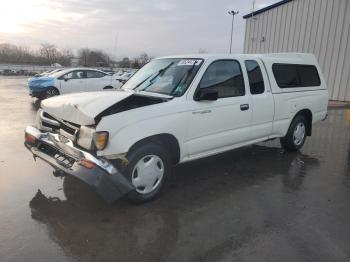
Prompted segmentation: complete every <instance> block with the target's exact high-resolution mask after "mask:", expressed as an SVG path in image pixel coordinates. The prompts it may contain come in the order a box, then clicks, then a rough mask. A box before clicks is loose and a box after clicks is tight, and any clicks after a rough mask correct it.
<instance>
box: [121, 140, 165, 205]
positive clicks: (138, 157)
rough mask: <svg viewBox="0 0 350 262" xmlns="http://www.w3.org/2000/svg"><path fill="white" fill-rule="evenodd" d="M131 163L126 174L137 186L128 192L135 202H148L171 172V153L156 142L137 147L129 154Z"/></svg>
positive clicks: (156, 193)
mask: <svg viewBox="0 0 350 262" xmlns="http://www.w3.org/2000/svg"><path fill="white" fill-rule="evenodd" d="M128 160H129V164H128V166H127V167H126V169H125V170H124V174H125V175H126V176H127V178H128V179H129V181H130V182H131V183H132V184H133V186H134V187H135V190H133V191H132V192H130V193H129V194H128V199H129V200H130V201H131V202H134V203H142V202H147V201H149V200H152V199H153V198H155V197H156V196H157V195H158V194H159V193H160V191H161V189H162V187H163V186H164V183H165V182H166V180H167V178H168V177H169V176H170V172H171V159H170V157H169V153H168V152H167V151H166V150H165V149H164V148H163V147H162V146H161V145H158V144H155V143H150V144H145V145H141V146H139V147H137V148H136V149H134V150H132V151H131V152H130V153H129V154H128Z"/></svg>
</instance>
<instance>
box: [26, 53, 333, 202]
mask: <svg viewBox="0 0 350 262" xmlns="http://www.w3.org/2000/svg"><path fill="white" fill-rule="evenodd" d="M325 83H326V82H325V80H324V78H323V77H322V74H321V71H320V67H319V65H318V63H317V61H316V59H315V57H314V56H313V55H311V54H297V53H288V54H254V55H248V54H242V55H198V54H197V55H189V56H188V55H187V56H171V57H163V58H158V59H154V60H152V61H151V62H150V63H148V64H147V65H146V66H144V67H143V68H142V69H140V70H139V71H138V72H137V73H136V74H135V75H134V76H133V77H132V78H131V79H130V80H129V81H127V82H126V84H125V85H124V86H123V87H122V89H121V90H118V91H113V92H93V93H84V94H82V93H80V94H72V95H65V96H59V97H54V98H50V99H47V100H45V101H43V102H42V105H41V106H42V109H40V110H39V112H38V117H37V124H36V126H29V127H27V128H26V130H25V145H26V146H27V148H28V149H29V150H30V151H31V152H32V154H33V155H34V156H35V157H39V158H41V159H43V160H45V161H46V162H48V163H49V164H50V165H52V166H53V167H54V168H55V169H56V170H58V173H59V174H62V175H63V174H64V175H65V174H69V175H73V176H75V177H77V178H79V179H81V180H83V181H85V182H86V183H88V184H89V185H91V186H92V187H93V188H95V190H96V191H97V192H98V193H100V194H101V196H102V197H103V198H105V199H106V200H108V201H114V200H115V199H116V198H118V197H120V196H122V195H125V194H127V196H128V198H129V199H130V200H132V201H136V202H144V201H148V200H150V199H152V198H154V197H155V196H156V195H157V194H158V193H159V192H160V190H161V188H162V187H163V185H164V183H165V182H166V180H167V178H168V177H169V175H170V172H171V169H172V166H173V165H176V164H179V163H183V162H186V161H190V160H194V159H198V158H203V157H208V156H211V155H214V154H218V153H221V152H224V151H228V150H231V149H234V148H238V147H242V146H245V145H249V144H254V143H258V142H261V141H265V140H269V139H273V138H280V140H281V145H282V147H283V148H285V150H286V151H295V150H299V149H300V148H301V147H302V146H303V144H304V142H305V139H306V136H310V135H311V132H312V125H313V124H314V123H315V122H317V121H320V120H323V119H325V118H326V116H327V103H328V91H327V87H326V84H325ZM232 161H235V160H234V159H232ZM56 173H57V172H56Z"/></svg>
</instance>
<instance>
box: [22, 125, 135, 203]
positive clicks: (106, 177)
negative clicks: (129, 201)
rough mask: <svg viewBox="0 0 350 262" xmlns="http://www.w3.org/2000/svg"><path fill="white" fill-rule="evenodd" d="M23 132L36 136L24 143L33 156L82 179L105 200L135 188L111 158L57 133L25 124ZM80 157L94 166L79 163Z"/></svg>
mask: <svg viewBox="0 0 350 262" xmlns="http://www.w3.org/2000/svg"><path fill="white" fill-rule="evenodd" d="M25 133H26V136H27V135H30V136H31V137H35V142H33V141H31V142H29V141H25V143H24V144H25V146H26V148H27V149H28V150H30V151H31V153H32V154H33V156H34V158H35V157H38V158H40V159H42V160H44V161H45V162H47V163H48V164H50V165H51V166H52V167H53V168H54V169H55V170H60V171H62V172H64V173H65V174H68V175H72V176H74V177H76V178H78V179H80V180H82V181H84V182H85V183H87V184H88V185H90V186H91V187H92V188H93V189H94V190H95V191H96V192H97V193H98V194H99V195H101V197H102V198H103V199H104V200H106V201H107V202H109V203H111V202H113V201H115V200H116V199H118V198H121V197H122V196H124V195H125V194H127V193H128V192H130V191H132V190H134V189H135V188H134V186H133V185H132V184H131V183H130V182H129V181H128V180H127V179H126V178H125V177H124V176H123V175H122V174H121V173H120V172H119V171H118V170H117V169H116V168H115V167H114V166H113V165H112V164H111V163H110V162H108V161H107V160H104V159H102V158H98V157H96V156H94V155H92V154H90V153H88V152H86V151H83V150H81V149H79V148H77V147H75V146H74V145H73V142H72V141H71V140H69V139H67V138H65V137H62V136H60V135H58V134H53V133H49V132H46V133H44V132H41V131H40V130H38V129H37V128H35V127H32V126H28V127H27V128H26V130H25ZM82 160H84V161H89V162H90V163H93V167H92V168H87V167H85V166H83V165H81V164H80V161H82Z"/></svg>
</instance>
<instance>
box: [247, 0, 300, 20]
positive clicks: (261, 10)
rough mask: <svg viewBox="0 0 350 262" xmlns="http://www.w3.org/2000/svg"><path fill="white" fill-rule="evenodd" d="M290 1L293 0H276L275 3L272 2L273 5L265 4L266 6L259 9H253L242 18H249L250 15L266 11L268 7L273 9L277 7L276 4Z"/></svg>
mask: <svg viewBox="0 0 350 262" xmlns="http://www.w3.org/2000/svg"><path fill="white" fill-rule="evenodd" d="M291 1H293V0H283V1H279V2H277V3H275V4H273V5H269V6H266V7H264V8H262V9H259V10H257V11H254V12H252V13H250V14H247V15H245V16H243V18H244V19H247V18H250V17H252V16H255V15H258V14H261V13H263V12H266V11H268V10H270V9H273V8H275V7H277V6H280V5H284V4H286V3H288V2H291Z"/></svg>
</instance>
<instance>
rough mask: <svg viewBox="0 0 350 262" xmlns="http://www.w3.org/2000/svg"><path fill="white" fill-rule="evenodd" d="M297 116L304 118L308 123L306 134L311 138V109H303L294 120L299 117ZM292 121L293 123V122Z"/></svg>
mask: <svg viewBox="0 0 350 262" xmlns="http://www.w3.org/2000/svg"><path fill="white" fill-rule="evenodd" d="M297 116H303V117H305V119H306V122H307V126H306V134H307V135H308V136H311V134H312V111H311V110H310V109H307V108H305V109H302V110H300V111H298V113H296V114H295V116H294V118H293V120H294V119H295V118H296V117H297ZM293 120H292V122H293ZM292 122H291V123H292Z"/></svg>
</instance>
